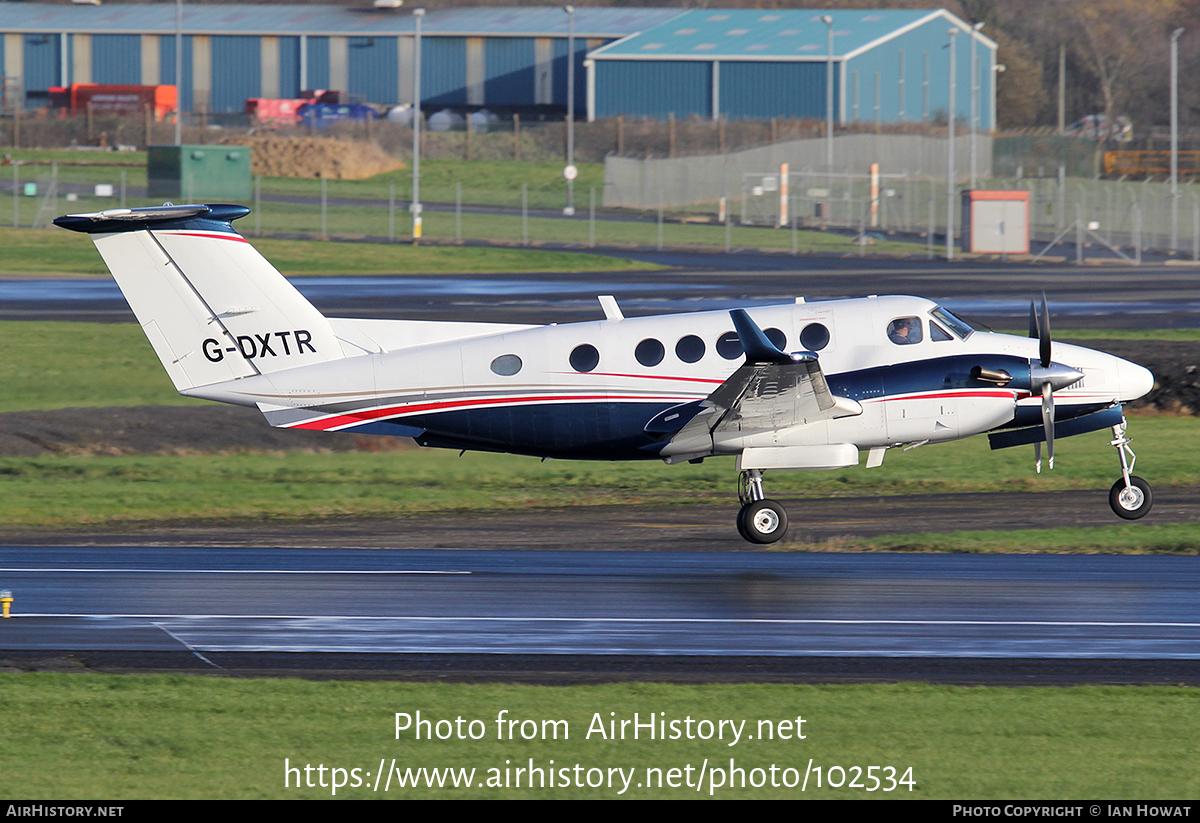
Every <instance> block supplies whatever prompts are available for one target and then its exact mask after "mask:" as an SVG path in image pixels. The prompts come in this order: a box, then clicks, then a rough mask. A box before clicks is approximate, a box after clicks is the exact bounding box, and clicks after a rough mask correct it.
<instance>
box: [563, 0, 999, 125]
mask: <svg viewBox="0 0 1200 823" xmlns="http://www.w3.org/2000/svg"><path fill="white" fill-rule="evenodd" d="M951 29H954V30H955V32H956V35H955V36H954V37H951V36H950V30H951ZM831 35H832V49H831V48H830V36H831ZM951 42H953V43H954V57H955V71H954V75H955V86H956V88H955V94H954V97H955V104H954V108H955V110H956V112H957V114H958V116H959V117H960V118H963V119H964V120H966V119H967V118H968V117H969V116H970V112H971V98H972V83H971V74H972V72H971V67H972V60H971V55H972V52H974V54H975V62H974V65H975V69H976V70H975V77H976V81H975V84H976V88H975V100H976V106H977V110H978V115H977V117H978V119H977V121H976V122H977V123H978V126H979V128H982V129H991V128H993V124H994V123H995V122H996V95H995V73H996V43H995V42H993V41H992V40H990V39H988V38H987V37H985V36H983V35H982V34H981V33H980V32H979V31H978V30H977V29H975V28H973V27H972V26H970V25H968V24H967V23H965V22H963V21H962V20H960V19H959V18H957V17H955V16H954V15H953V14H950V13H949V12H947V11H945V10H936V11H929V10H917V11H865V10H844V9H843V10H828V11H820V10H814V9H804V10H775V9H772V10H769V11H767V10H721V9H697V10H692V11H688V12H685V13H683V14H680V15H679V16H677V17H674V18H672V19H671V20H668V21H665V22H663V23H661V24H659V25H656V26H654V27H653V28H648V29H646V30H644V31H639V32H637V33H635V34H630V35H629V36H627V37H624V38H622V39H620V40H617V41H615V42H612V43H609V44H608V45H606V46H602V47H601V48H599V49H595V50H593V51H591V52H590V53H589V54H588V60H587V64H586V66H587V70H588V78H587V93H588V118H589V119H595V118H598V117H612V116H614V115H618V114H623V115H627V116H628V115H635V116H636V115H641V116H645V117H658V118H665V117H667V116H668V115H669V114H672V113H673V114H674V115H675V116H676V117H690V116H692V115H698V116H700V117H704V118H712V119H716V118H718V117H720V116H724V117H727V118H768V117H796V118H813V119H821V120H823V119H825V116H826V99H827V98H826V88H827V85H826V84H827V77H828V76H829V71H830V70H832V74H833V89H834V91H833V98H834V118H835V120H836V121H837V122H838V123H843V124H845V123H850V122H854V121H859V122H867V123H873V122H880V123H903V122H910V123H912V122H917V123H919V122H923V121H929V120H938V119H941V120H945V119H946V118H947V112H948V111H949V109H950V106H949V100H950V89H949V79H950V78H949V75H950V43H951Z"/></svg>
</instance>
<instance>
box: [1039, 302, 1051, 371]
mask: <svg viewBox="0 0 1200 823" xmlns="http://www.w3.org/2000/svg"><path fill="white" fill-rule="evenodd" d="M1038 330H1039V331H1040V332H1041V333H1040V334H1039V335H1038V337H1039V339H1040V340H1041V343H1042V345H1041V355H1042V368H1043V369H1044V368H1047V367H1049V365H1050V308H1049V306H1047V305H1046V293H1045V292H1042V316H1041V317H1040V318H1039V319H1038Z"/></svg>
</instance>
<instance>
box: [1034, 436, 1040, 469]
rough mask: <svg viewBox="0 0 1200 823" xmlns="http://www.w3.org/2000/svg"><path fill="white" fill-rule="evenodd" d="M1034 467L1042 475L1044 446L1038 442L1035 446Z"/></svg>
mask: <svg viewBox="0 0 1200 823" xmlns="http://www.w3.org/2000/svg"><path fill="white" fill-rule="evenodd" d="M1033 466H1034V468H1035V469H1037V473H1038V474H1041V473H1042V444H1041V442H1040V441H1039V442H1037V443H1034V444H1033Z"/></svg>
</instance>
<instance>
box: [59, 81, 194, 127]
mask: <svg viewBox="0 0 1200 823" xmlns="http://www.w3.org/2000/svg"><path fill="white" fill-rule="evenodd" d="M177 100H178V96H177V94H176V91H175V87H174V86H162V85H160V86H124V85H105V84H102V83H72V84H71V87H70V88H63V87H61V86H53V87H51V88H50V108H51V109H61V110H63V111H65V112H67V113H70V114H83V113H85V112H86V111H87V110H88V104H89V103H90V104H91V109H92V114H142V113H143V112H145V110H146V106H147V105H149V106H152V107H153V109H154V119H155V120H162V119H163V118H164V117H168V116H170V115H171V114H174V113H175V111H176V109H177V106H178V104H177Z"/></svg>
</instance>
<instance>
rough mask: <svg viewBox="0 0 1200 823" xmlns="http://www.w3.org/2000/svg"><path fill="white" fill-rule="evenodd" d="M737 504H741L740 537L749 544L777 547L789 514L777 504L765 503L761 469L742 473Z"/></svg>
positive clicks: (739, 513) (786, 525)
mask: <svg viewBox="0 0 1200 823" xmlns="http://www.w3.org/2000/svg"><path fill="white" fill-rule="evenodd" d="M738 500H739V501H741V504H742V508H741V509H740V510H739V511H738V516H737V529H738V534H740V535H741V536H742V537H743V538H745V539H746V540H748V541H749V542H751V543H760V544H765V543H774V542H775V541H777V540H779V539H780V538H781V537H783V535H784V534H785V533H786V532H787V527H788V517H787V511H785V510H784V508H783V506H781V505H779V504H778V503H776V502H775V501H774V500H767V499H766V495H765V494H764V493H763V485H762V471H760V470H759V469H748V470H746V471H744V472H742V475H741V479H740V481H739V483H738Z"/></svg>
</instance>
